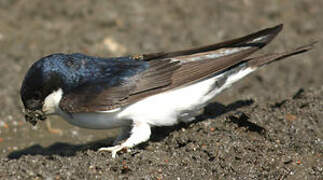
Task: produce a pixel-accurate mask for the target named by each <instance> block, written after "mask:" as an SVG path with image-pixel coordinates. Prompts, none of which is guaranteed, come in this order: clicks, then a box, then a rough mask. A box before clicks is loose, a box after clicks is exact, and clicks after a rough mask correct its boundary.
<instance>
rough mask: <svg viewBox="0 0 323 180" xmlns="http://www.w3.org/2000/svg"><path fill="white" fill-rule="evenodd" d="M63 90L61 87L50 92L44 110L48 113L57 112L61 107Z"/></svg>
mask: <svg viewBox="0 0 323 180" xmlns="http://www.w3.org/2000/svg"><path fill="white" fill-rule="evenodd" d="M62 96H63V90H62V89H61V88H59V89H58V90H56V91H53V92H52V93H50V94H49V95H48V96H47V97H46V98H45V100H44V105H43V109H42V110H43V112H45V113H46V114H47V115H50V114H55V113H56V112H57V111H58V109H59V106H58V105H59V102H60V100H61V99H62Z"/></svg>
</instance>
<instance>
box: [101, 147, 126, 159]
mask: <svg viewBox="0 0 323 180" xmlns="http://www.w3.org/2000/svg"><path fill="white" fill-rule="evenodd" d="M124 149H127V151H128V152H129V151H130V150H129V149H128V147H126V146H124V145H116V146H112V147H103V148H100V149H99V152H103V151H109V152H111V153H112V158H115V157H116V154H117V152H119V151H122V150H124Z"/></svg>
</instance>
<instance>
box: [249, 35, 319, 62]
mask: <svg viewBox="0 0 323 180" xmlns="http://www.w3.org/2000/svg"><path fill="white" fill-rule="evenodd" d="M316 43H317V42H316V41H315V42H312V43H310V44H308V45H305V46H302V47H299V48H296V49H292V50H289V51H286V52H282V53H272V54H266V55H263V56H258V57H254V58H250V59H247V60H246V61H247V63H248V66H250V67H261V66H263V65H266V64H270V63H272V62H275V61H279V60H281V59H284V58H287V57H290V56H294V55H297V54H301V53H304V52H307V51H309V50H311V49H313V47H314V45H315V44H316Z"/></svg>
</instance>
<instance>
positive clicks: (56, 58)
mask: <svg viewBox="0 0 323 180" xmlns="http://www.w3.org/2000/svg"><path fill="white" fill-rule="evenodd" d="M282 27H283V26H282V25H278V26H275V27H272V28H267V29H264V30H261V31H259V32H256V33H252V34H250V35H247V36H244V37H241V38H237V39H233V40H230V41H226V42H221V43H218V44H213V45H209V46H204V47H200V48H195V49H190V50H184V51H175V52H168V53H164V52H161V53H152V54H143V55H140V56H124V57H111V58H100V57H91V56H87V55H84V54H80V53H75V54H52V55H49V56H46V57H43V58H41V59H40V60H38V61H37V62H35V63H34V64H33V65H32V66H31V67H30V69H29V70H28V72H27V74H26V76H25V79H24V81H23V83H22V86H21V91H20V93H21V99H22V102H23V104H24V107H25V109H24V113H25V118H26V121H28V122H30V123H32V124H36V122H37V121H39V120H45V119H46V117H47V116H49V115H59V116H61V117H63V118H64V119H65V120H66V121H67V122H69V123H71V124H73V125H76V126H80V127H83V128H92V129H110V128H116V127H121V133H120V135H119V136H118V137H117V139H116V140H115V143H114V146H112V147H103V148H100V149H99V151H110V152H112V157H115V156H116V153H117V152H118V151H120V150H122V149H130V148H132V147H134V146H136V145H138V144H140V143H143V142H146V141H148V140H149V138H150V135H151V127H152V126H171V125H175V124H177V123H179V122H191V121H193V120H194V117H195V116H197V115H198V113H199V112H200V110H201V109H202V108H204V107H205V106H206V105H207V104H208V103H210V102H211V101H212V100H213V99H214V97H215V96H216V95H218V94H219V93H220V92H222V91H223V90H224V89H226V88H228V87H230V86H231V85H232V84H233V83H234V82H236V81H238V80H240V79H241V78H243V77H245V76H247V75H248V74H250V73H251V72H254V71H255V70H257V69H259V68H260V67H263V66H264V65H266V64H269V63H271V62H274V61H277V60H280V59H284V58H286V57H289V56H292V55H296V54H299V53H303V52H306V51H308V50H310V49H311V48H312V47H313V44H314V43H311V44H308V45H306V46H302V47H299V48H296V49H293V50H289V51H285V52H280V53H272V54H266V55H261V56H255V57H249V56H250V55H251V54H252V53H254V52H255V51H257V50H259V49H261V48H262V47H264V46H265V45H267V44H268V43H269V42H270V41H271V40H272V39H273V38H274V37H275V36H276V35H277V34H278V33H279V32H280V31H281V29H282Z"/></svg>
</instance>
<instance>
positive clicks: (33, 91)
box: [20, 54, 67, 124]
mask: <svg viewBox="0 0 323 180" xmlns="http://www.w3.org/2000/svg"><path fill="white" fill-rule="evenodd" d="M66 58H67V57H65V55H64V54H54V55H50V56H47V57H44V58H41V59H40V60H38V61H37V62H35V63H34V64H33V65H32V66H31V67H30V69H29V70H28V72H27V74H26V76H25V79H24V81H23V83H22V86H21V89H20V95H21V100H22V102H23V104H24V107H25V118H26V120H27V121H28V122H31V123H32V124H35V123H36V122H37V120H44V119H46V116H45V114H44V113H43V112H42V107H43V104H44V100H45V98H46V97H47V96H48V95H49V94H50V93H52V92H53V91H55V90H57V89H59V88H60V87H62V86H63V83H64V82H63V79H62V77H61V75H60V74H61V73H59V71H60V70H59V69H60V66H61V65H59V64H62V63H63V62H65V61H66Z"/></svg>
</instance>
